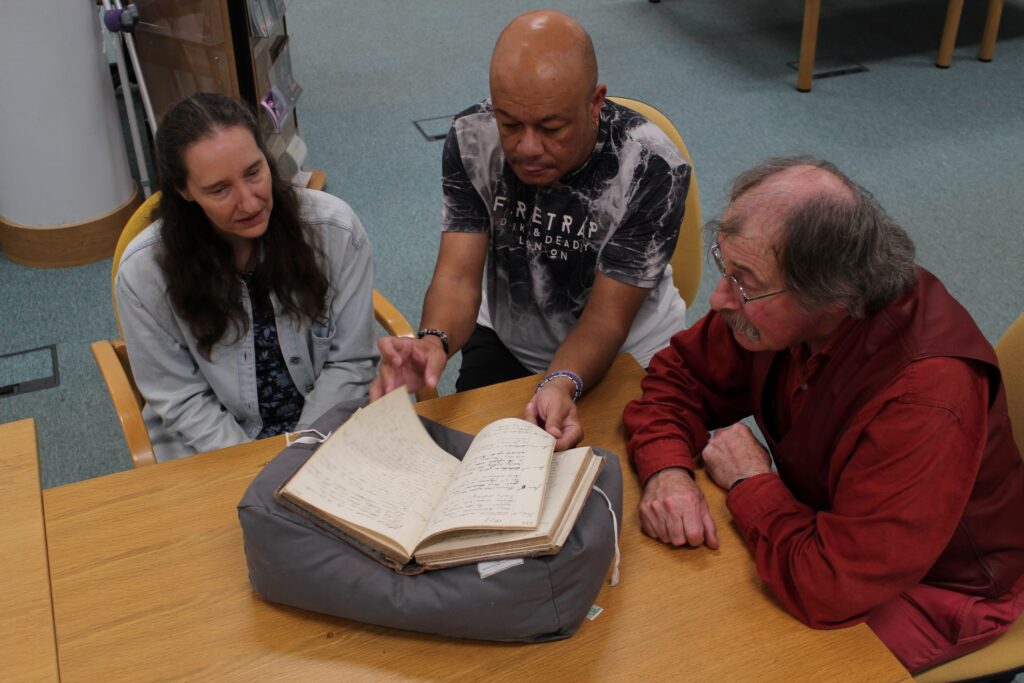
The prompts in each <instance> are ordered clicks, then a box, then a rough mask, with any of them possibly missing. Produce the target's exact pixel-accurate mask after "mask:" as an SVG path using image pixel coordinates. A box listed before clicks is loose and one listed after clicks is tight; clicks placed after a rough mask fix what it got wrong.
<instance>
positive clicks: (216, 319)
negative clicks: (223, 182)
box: [156, 93, 329, 358]
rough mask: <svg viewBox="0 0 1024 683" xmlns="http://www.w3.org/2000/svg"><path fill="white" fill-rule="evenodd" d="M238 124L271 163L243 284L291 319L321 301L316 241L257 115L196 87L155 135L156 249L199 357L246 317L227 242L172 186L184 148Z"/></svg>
mask: <svg viewBox="0 0 1024 683" xmlns="http://www.w3.org/2000/svg"><path fill="white" fill-rule="evenodd" d="M233 126H242V127H244V128H245V129H246V130H248V131H249V132H250V133H252V136H253V138H254V139H255V140H256V144H257V145H258V146H259V148H260V151H261V152H263V155H264V156H265V157H266V159H267V164H268V165H269V166H270V176H271V192H272V195H273V200H274V207H273V210H272V211H271V214H270V219H269V225H268V227H267V230H266V232H264V233H263V235H262V236H261V237H259V238H257V240H256V243H255V244H254V245H253V246H254V247H255V249H256V251H257V253H258V254H260V256H261V258H260V259H259V263H258V264H257V266H256V267H255V270H254V272H253V276H252V278H251V280H250V286H251V287H252V288H253V289H255V290H259V291H264V292H273V293H274V294H275V295H276V296H277V300H278V301H279V302H280V303H281V305H282V307H283V308H284V310H285V311H286V313H287V314H288V316H290V317H292V318H293V319H294V320H296V321H299V320H303V319H305V320H310V321H313V320H316V319H317V318H319V317H321V316H323V314H324V312H325V309H326V306H327V293H328V287H329V282H328V279H327V275H326V274H325V273H324V267H325V265H324V264H322V263H321V258H320V256H321V253H320V247H319V245H318V244H314V243H313V242H312V240H313V239H314V238H313V237H312V235H311V234H309V233H307V231H306V230H305V229H303V225H302V222H301V220H300V217H299V200H298V195H297V194H296V192H295V189H294V188H293V187H292V186H291V185H290V184H289V183H288V182H287V181H285V180H282V178H281V177H280V175H279V174H278V172H277V168H276V166H275V164H274V162H273V160H272V159H271V158H270V156H269V155H268V154H267V149H266V146H265V144H264V142H263V139H262V137H261V136H260V131H259V128H258V126H257V124H256V118H255V117H254V116H253V114H252V111H250V110H249V108H248V107H246V106H245V105H244V104H242V103H241V102H238V101H236V100H234V99H232V98H230V97H226V96H224V95H217V94H213V93H199V94H196V95H193V96H191V97H189V98H187V99H184V100H182V101H181V102H179V103H178V104H176V105H175V106H174V107H173V108H172V109H171V110H170V111H169V112H167V114H166V115H165V116H164V118H163V121H162V122H161V124H160V128H159V130H158V131H157V135H156V164H157V175H158V177H159V186H160V203H159V206H158V207H157V212H156V217H157V218H160V219H161V220H162V221H163V228H162V230H163V232H162V238H163V249H162V250H161V251H160V252H159V253H158V256H157V265H158V266H159V267H160V269H161V270H162V271H163V274H164V277H165V278H166V280H167V296H168V298H169V300H170V303H171V306H172V307H173V309H174V311H175V312H176V313H177V314H178V315H179V316H180V317H181V318H182V319H183V320H184V321H185V322H186V324H187V325H188V327H189V330H190V331H191V332H192V335H193V336H194V337H195V338H196V342H197V347H198V349H199V352H200V353H202V354H203V356H205V357H206V358H209V357H210V351H211V349H212V348H213V346H214V345H215V344H217V343H218V342H220V341H221V340H222V339H223V338H224V337H225V335H226V334H227V333H228V328H229V327H230V328H233V332H234V334H233V335H232V337H233V340H235V341H237V340H238V339H240V338H241V337H242V336H243V335H244V334H245V333H246V332H247V331H248V326H249V318H248V315H246V312H245V308H244V306H243V303H242V281H241V279H240V278H239V276H238V271H237V269H236V267H235V260H234V254H233V251H232V249H231V246H230V245H229V244H228V243H227V242H226V241H225V240H223V239H221V238H220V237H219V236H218V234H217V232H216V229H215V228H214V227H213V225H212V224H211V223H210V221H209V220H208V219H207V217H206V213H205V212H204V211H203V210H202V208H200V206H199V205H198V204H197V203H195V202H190V201H187V200H186V199H185V198H184V197H182V196H181V194H180V192H179V190H180V189H183V188H184V187H185V184H186V180H187V178H188V171H187V169H186V168H185V161H184V157H185V150H186V149H187V148H188V147H189V145H192V144H194V143H196V142H198V141H199V140H201V139H203V138H208V137H211V136H213V135H215V134H216V133H217V132H219V131H221V130H224V129H227V128H231V127H233Z"/></svg>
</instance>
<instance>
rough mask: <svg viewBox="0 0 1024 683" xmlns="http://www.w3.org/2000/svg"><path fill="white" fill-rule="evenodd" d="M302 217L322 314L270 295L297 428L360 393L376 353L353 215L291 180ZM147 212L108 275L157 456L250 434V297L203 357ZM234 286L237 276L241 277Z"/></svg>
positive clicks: (254, 419) (368, 276) (369, 288)
mask: <svg viewBox="0 0 1024 683" xmlns="http://www.w3.org/2000/svg"><path fill="white" fill-rule="evenodd" d="M299 200H300V206H301V211H302V219H303V224H304V225H305V226H306V229H307V230H309V231H310V232H311V233H312V236H313V239H314V244H318V245H319V248H320V249H321V250H322V252H323V254H324V256H325V263H326V267H325V272H326V274H327V276H328V280H329V281H330V286H331V289H330V292H329V294H328V298H329V306H328V314H327V316H326V322H324V321H321V322H315V323H312V324H310V323H309V322H308V321H305V322H303V323H302V324H299V325H297V324H296V323H295V321H294V320H292V319H291V318H290V317H288V316H287V315H285V314H284V312H283V311H282V309H281V306H280V304H279V302H278V301H277V299H276V297H274V296H273V295H271V302H272V304H273V307H274V319H275V321H276V323H277V336H278V342H279V344H280V346H281V354H282V355H283V356H284V360H285V364H286V365H287V367H288V372H289V373H290V374H291V377H292V380H293V381H294V382H295V386H296V388H298V390H299V392H301V393H302V395H303V396H304V397H305V403H304V405H303V408H302V415H301V417H300V418H299V426H298V427H297V429H301V428H303V427H305V426H308V425H309V424H310V423H311V422H313V421H314V420H315V419H316V418H318V417H320V415H322V414H323V413H324V412H326V411H327V409H328V408H330V407H331V406H333V405H335V404H336V403H338V402H339V401H342V400H346V399H352V398H364V397H366V396H367V395H368V393H369V385H370V381H371V380H372V379H373V377H374V374H375V368H376V363H377V359H378V353H377V348H376V334H375V329H374V318H373V262H372V257H371V251H370V242H369V240H368V239H367V236H366V231H365V230H364V229H363V225H362V223H360V222H359V218H358V217H357V216H356V214H355V213H354V212H353V211H352V209H351V207H349V205H348V204H346V203H345V202H343V201H342V200H340V199H338V198H336V197H333V196H331V195H329V194H326V193H324V192H318V191H315V190H305V189H303V190H299ZM160 227H161V226H160V222H159V221H157V222H156V223H153V224H152V225H150V226H149V227H147V228H146V229H145V230H144V231H143V232H141V233H140V234H139V235H138V236H137V237H136V238H135V239H133V240H132V242H131V244H129V245H128V248H127V249H125V251H124V254H123V255H122V257H121V262H120V266H119V268H118V273H117V278H116V281H115V285H114V287H115V293H116V295H117V311H118V316H119V318H120V322H121V329H122V331H123V333H124V339H125V343H126V344H127V346H128V357H129V360H130V361H131V366H132V373H133V374H134V375H135V381H136V383H137V384H138V386H139V390H140V391H141V392H142V395H143V396H144V397H145V399H146V407H145V409H144V410H143V415H144V417H145V418H146V426H147V428H148V429H149V435H150V438H151V439H152V441H153V448H154V451H155V453H156V457H157V460H158V461H164V460H171V459H174V458H180V457H183V456H186V455H192V454H194V453H200V452H204V451H210V450H214V449H217V448H224V447H226V446H232V445H235V444H239V443H243V442H245V441H250V440H252V439H253V438H254V437H255V436H256V435H257V434H259V432H260V430H261V429H262V427H263V423H262V420H260V415H259V402H258V399H257V387H256V362H255V355H254V345H253V329H252V310H251V302H250V299H249V296H248V293H246V294H245V295H244V296H243V298H242V301H243V303H244V305H245V309H246V312H248V313H249V328H248V331H247V332H246V334H245V336H243V337H242V338H241V339H240V340H238V341H237V342H230V333H229V343H218V344H216V345H215V346H214V347H213V349H212V351H211V354H210V360H206V359H205V358H203V356H202V355H201V354H200V353H199V352H198V350H197V348H196V340H195V338H194V337H193V336H192V334H191V332H190V331H189V329H188V326H187V325H186V324H185V322H184V321H183V320H182V319H181V318H179V317H178V315H177V314H176V313H175V312H174V310H173V309H172V308H171V305H170V303H169V301H168V299H167V295H166V292H167V286H166V284H165V280H164V276H163V273H162V272H161V270H160V268H159V267H158V266H157V265H156V261H155V257H156V252H157V248H158V247H159V245H160V239H161V237H160ZM243 292H244V285H243Z"/></svg>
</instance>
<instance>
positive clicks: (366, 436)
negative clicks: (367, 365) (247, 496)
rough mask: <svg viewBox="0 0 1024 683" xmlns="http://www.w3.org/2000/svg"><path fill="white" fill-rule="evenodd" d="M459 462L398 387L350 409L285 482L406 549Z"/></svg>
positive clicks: (295, 492) (298, 493)
mask: <svg viewBox="0 0 1024 683" xmlns="http://www.w3.org/2000/svg"><path fill="white" fill-rule="evenodd" d="M458 466H459V461H458V459H457V458H455V457H453V456H452V455H450V454H448V453H446V452H445V451H443V450H442V449H441V448H440V447H438V446H437V444H435V443H434V441H433V439H431V438H430V435H429V434H427V432H426V429H424V427H423V424H422V423H421V422H420V420H419V418H418V417H416V413H415V412H414V411H413V408H412V404H411V403H410V402H409V397H408V395H407V394H406V393H405V391H404V389H402V388H399V389H397V390H395V391H393V392H391V393H390V394H388V395H387V396H385V397H383V398H381V399H379V400H377V401H375V402H373V403H371V404H370V405H368V406H367V407H365V408H363V409H362V410H360V411H359V412H358V413H356V414H355V415H353V416H352V418H350V419H349V421H348V422H346V423H345V424H344V425H342V426H341V428H340V429H338V430H337V432H335V434H333V435H332V436H331V438H329V439H328V440H327V441H326V442H324V444H323V445H322V446H320V448H319V449H317V451H316V453H314V454H313V455H312V456H311V457H310V459H309V460H308V461H307V462H306V464H305V465H304V466H303V467H302V468H301V469H300V470H299V471H298V473H296V475H295V476H294V477H292V479H291V481H289V482H288V484H287V486H286V487H285V490H286V491H287V492H289V493H291V494H293V495H295V496H297V497H299V498H301V499H303V500H306V501H308V502H309V503H310V504H312V505H315V506H316V507H317V508H319V509H320V510H323V511H324V512H327V513H329V514H331V515H333V516H334V517H337V518H339V519H343V520H345V521H346V522H348V523H350V524H356V525H359V526H361V527H364V528H366V529H370V530H371V531H375V532H377V533H379V534H382V535H385V536H387V537H390V538H392V539H393V540H395V541H396V542H398V543H399V544H400V545H401V546H403V548H405V550H406V553H407V554H412V551H413V548H415V546H416V543H417V542H418V540H419V538H420V536H421V534H422V533H423V530H424V528H425V527H426V525H427V522H428V521H429V519H430V516H431V513H432V512H433V510H434V508H436V507H437V505H438V502H439V501H440V499H441V497H442V496H443V495H444V491H445V488H446V487H447V486H448V484H449V482H450V480H451V479H452V477H453V476H454V473H455V470H456V469H457V468H458Z"/></svg>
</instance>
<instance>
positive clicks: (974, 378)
mask: <svg viewBox="0 0 1024 683" xmlns="http://www.w3.org/2000/svg"><path fill="white" fill-rule="evenodd" d="M731 194H732V196H731V202H730V204H729V206H728V207H727V208H726V210H725V213H724V215H723V217H722V220H721V221H715V222H712V223H710V224H709V228H710V229H712V232H711V234H710V235H709V236H710V237H711V239H712V240H713V242H712V247H711V254H712V256H713V258H714V261H715V263H716V265H717V266H718V269H719V271H720V272H721V274H722V279H721V280H720V281H719V284H718V286H717V287H716V288H715V291H714V292H712V294H711V308H712V311H711V312H710V313H708V315H706V316H705V317H704V318H702V319H701V320H699V321H697V322H696V323H695V324H694V326H693V327H692V328H690V329H688V330H685V331H683V332H681V333H679V334H678V335H676V336H675V337H674V338H673V339H672V343H671V344H670V345H669V347H668V348H666V349H664V350H663V351H661V352H660V353H658V354H657V355H656V356H655V357H654V359H653V360H652V361H651V364H650V368H649V369H648V374H647V376H646V377H645V378H644V380H643V397H642V398H641V399H640V400H638V401H634V402H632V403H630V404H629V405H628V406H627V407H626V412H625V415H624V422H625V424H626V429H627V431H628V432H629V433H630V440H629V454H630V458H631V460H632V461H633V463H634V465H635V466H636V468H637V472H638V474H639V476H640V479H641V481H642V482H643V483H644V492H643V496H642V498H641V501H640V506H639V515H640V521H641V525H642V527H643V530H644V531H645V532H646V533H647V534H649V535H650V536H653V537H655V538H657V539H659V540H661V541H663V542H665V543H670V544H672V545H678V546H681V545H694V546H699V545H701V544H706V545H708V546H709V547H711V548H717V547H718V538H717V533H716V526H715V520H714V519H712V517H711V515H710V514H709V512H708V507H707V504H706V502H705V499H704V495H703V493H702V492H701V490H700V488H698V486H697V484H696V482H695V481H694V479H693V472H694V469H695V468H696V459H697V456H698V455H699V456H700V457H701V459H702V461H703V464H704V469H705V470H706V471H707V473H708V475H709V476H710V478H711V480H712V481H713V482H714V483H715V484H716V485H718V486H720V487H721V488H723V489H725V490H727V491H728V492H729V493H728V496H727V497H726V504H727V506H728V508H729V511H730V512H731V513H732V517H733V521H734V522H735V525H736V527H737V528H738V529H739V532H740V535H741V537H742V538H743V541H744V542H745V543H746V545H747V546H748V547H749V548H750V551H751V553H752V555H753V557H754V560H755V561H756V563H757V570H758V573H759V574H760V575H761V578H762V579H763V580H764V582H765V583H766V584H767V586H768V587H769V588H770V589H771V590H772V591H773V592H774V593H775V595H776V596H777V597H778V599H779V602H781V603H782V605H783V606H785V607H786V609H788V610H789V611H790V612H792V614H793V615H794V616H795V617H796V618H798V619H800V620H801V621H803V622H804V623H806V624H808V625H810V626H813V627H815V628H838V627H841V626H849V625H851V624H856V623H860V622H865V621H866V622H867V624H868V626H870V627H871V628H872V629H873V630H874V631H875V633H876V634H877V635H878V637H879V638H880V639H881V640H882V642H884V643H885V644H886V645H887V646H888V647H889V649H890V650H892V652H893V654H895V655H896V656H897V657H898V658H899V660H900V661H901V662H902V663H903V665H904V666H905V667H907V669H909V670H910V672H911V673H917V672H919V671H921V670H923V669H926V668H929V667H932V666H935V665H936V664H940V663H942V662H944V661H946V660H948V659H952V658H954V657H958V656H960V655H963V654H966V653H968V652H971V651H972V650H976V649H978V648H980V647H981V646H983V645H985V644H987V643H989V642H991V641H992V640H993V639H995V638H996V637H998V636H999V634H1001V633H1003V632H1004V631H1006V629H1007V628H1009V626H1010V624H1012V623H1013V620H1014V619H1016V618H1017V617H1018V615H1020V613H1021V610H1022V609H1024V525H1022V524H1021V520H1022V519H1024V463H1022V462H1021V458H1020V454H1019V453H1018V450H1017V447H1016V445H1015V444H1014V440H1013V434H1012V433H1011V431H1010V422H1009V417H1008V416H1007V411H1006V397H1005V392H1004V391H1003V387H1002V382H1001V379H1000V374H999V368H998V366H997V363H996V357H995V353H994V352H993V350H992V347H991V346H990V345H989V344H988V342H987V341H986V340H985V337H984V336H983V335H982V333H981V331H980V330H979V329H978V328H977V326H976V325H975V324H974V321H973V320H972V319H971V317H970V315H968V313H967V311H965V310H964V309H963V307H962V306H960V304H959V303H957V301H956V300H955V299H954V298H953V297H952V296H950V294H949V292H947V291H946V289H945V288H944V287H943V286H942V284H941V283H940V282H939V281H938V280H937V279H936V278H935V277H934V276H933V275H932V274H931V273H928V272H927V271H925V270H924V269H922V268H920V267H917V266H915V264H914V245H913V243H912V242H911V241H910V238H909V237H908V236H907V234H906V232H904V231H903V229H902V228H900V226H898V225H896V223H894V222H893V220H892V219H891V218H890V217H889V216H888V215H886V213H885V212H884V211H883V210H882V208H881V207H880V206H879V205H878V203H877V202H875V200H874V199H873V198H872V197H871V195H870V194H868V193H867V192H866V191H864V190H863V189H862V188H860V187H859V186H857V185H856V184H855V183H853V182H852V181H850V180H849V179H848V178H847V177H846V176H844V175H843V174H842V173H840V172H839V171H838V169H836V168H835V166H833V165H832V164H829V163H828V162H825V161H821V160H817V159H812V158H807V157H790V158H784V159H772V160H769V161H767V162H764V163H762V164H759V165H758V166H756V167H754V168H753V169H751V170H750V171H748V172H746V173H744V174H743V175H741V176H740V177H739V179H737V181H736V182H735V184H734V185H733V190H732V193H731ZM751 415H752V416H753V417H754V418H755V419H756V420H757V424H758V426H759V427H760V430H761V433H762V434H763V435H764V438H765V441H766V442H767V445H768V449H765V447H764V446H762V444H761V443H760V442H759V441H758V440H757V439H756V438H755V437H754V436H753V434H752V433H751V431H750V430H749V429H748V428H747V427H746V426H745V425H743V424H742V423H739V422H738V421H739V420H741V419H743V418H745V417H747V416H751ZM709 430H717V431H716V432H715V433H714V435H710V434H709ZM769 450H770V456H769ZM773 462H774V465H775V467H774V469H773V468H772V463H773Z"/></svg>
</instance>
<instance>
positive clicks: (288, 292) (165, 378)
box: [115, 93, 377, 460]
mask: <svg viewBox="0 0 1024 683" xmlns="http://www.w3.org/2000/svg"><path fill="white" fill-rule="evenodd" d="M156 161H157V171H158V176H159V183H160V192H161V195H160V202H159V206H158V208H157V213H156V218H157V220H156V221H155V222H154V223H153V224H152V225H150V226H149V227H147V228H146V229H145V230H144V231H143V232H142V233H140V234H139V235H138V237H136V238H135V239H134V240H132V242H131V244H130V245H129V246H128V248H127V249H126V250H125V252H124V255H123V256H122V258H121V262H120V267H119V270H118V274H117V278H116V282H115V289H116V293H117V304H118V315H119V317H120V321H121V326H122V329H123V332H124V337H125V342H126V344H127V347H128V356H129V359H130V360H131V365H132V372H133V374H134V376H135V380H136V383H137V384H138V386H139V389H140V391H141V392H142V394H143V396H144V397H145V399H146V408H145V410H144V414H145V416H146V423H147V427H148V428H149V432H150V436H151V438H152V440H153V445H154V450H155V451H156V455H157V459H158V460H167V459H171V458H176V457H181V456H184V455H190V454H193V453H197V452H202V451H208V450H213V449H216V448H223V447H225V446H230V445H233V444H237V443H242V442H244V441H248V440H250V439H256V438H263V437H266V436H271V435H274V434H279V433H281V432H284V431H294V430H296V429H299V428H302V427H304V426H306V425H308V424H309V423H311V422H312V421H313V420H315V419H316V418H317V417H319V416H320V415H322V414H323V413H324V412H326V410H327V409H328V408H330V407H331V406H332V405H334V404H335V403H337V402H339V401H341V400H345V399H352V398H364V397H366V395H367V393H368V389H369V382H370V380H372V379H373V375H374V368H375V364H376V361H377V351H376V347H375V334H374V328H373V303H372V290H373V264H372V260H371V252H370V244H369V241H368V239H367V237H366V232H365V231H364V229H363V226H362V224H361V223H360V222H359V218H358V217H357V216H356V215H355V213H354V212H353V211H352V209H351V208H350V207H349V206H348V205H347V204H346V203H345V202H343V201H341V200H340V199H337V198H336V197H332V196H331V195H328V194H326V193H323V192H317V191H314V190H306V189H297V188H294V187H292V186H291V185H289V184H288V183H287V182H286V181H284V180H283V179H282V178H281V177H280V176H279V175H278V173H277V170H276V168H275V167H274V164H273V162H272V160H271V159H270V158H269V156H268V155H267V152H266V149H265V147H264V144H263V141H262V140H261V137H260V133H259V129H258V126H257V123H256V119H255V117H254V116H253V114H252V112H251V111H250V110H249V109H248V108H247V107H246V106H245V105H243V104H241V103H240V102H237V101H236V100H233V99H231V98H229V97H225V96H223V95H215V94H208V93H200V94H197V95H193V96H192V97H189V98H187V99H185V100H183V101H181V102H179V103H178V104H177V105H175V106H174V107H173V108H172V109H171V110H170V111H169V112H168V113H167V114H166V115H165V117H164V119H163V121H162V122H161V126H160V129H159V130H158V132H157V136H156Z"/></svg>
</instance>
